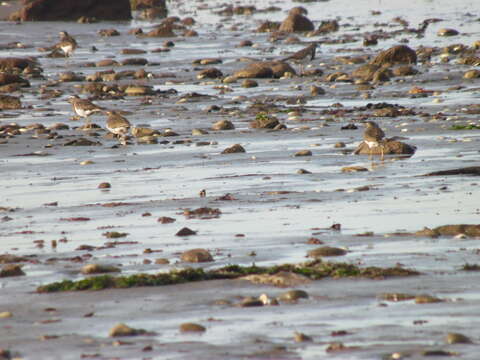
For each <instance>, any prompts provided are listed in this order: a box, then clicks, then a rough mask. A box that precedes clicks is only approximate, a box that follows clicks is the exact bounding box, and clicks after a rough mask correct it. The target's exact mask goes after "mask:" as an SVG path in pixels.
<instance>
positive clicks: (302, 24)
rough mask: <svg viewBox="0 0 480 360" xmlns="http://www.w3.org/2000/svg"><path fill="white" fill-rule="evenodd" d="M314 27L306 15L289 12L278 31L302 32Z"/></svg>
mask: <svg viewBox="0 0 480 360" xmlns="http://www.w3.org/2000/svg"><path fill="white" fill-rule="evenodd" d="M313 29H315V27H314V26H313V23H312V22H311V21H310V19H308V18H307V17H306V16H303V15H301V14H296V13H293V14H290V15H288V17H287V18H286V19H285V20H283V21H282V23H281V24H280V28H279V31H284V32H304V31H312V30H313Z"/></svg>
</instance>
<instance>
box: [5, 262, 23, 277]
mask: <svg viewBox="0 0 480 360" xmlns="http://www.w3.org/2000/svg"><path fill="white" fill-rule="evenodd" d="M23 275H25V273H24V272H23V270H22V267H21V266H20V265H18V264H7V265H5V266H4V267H3V268H2V269H1V270H0V278H2V277H10V276H23Z"/></svg>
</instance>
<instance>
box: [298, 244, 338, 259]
mask: <svg viewBox="0 0 480 360" xmlns="http://www.w3.org/2000/svg"><path fill="white" fill-rule="evenodd" d="M346 253H347V252H346V251H345V250H343V249H340V248H336V247H331V246H322V247H319V248H316V249H313V250H310V251H309V252H308V253H307V255H308V256H309V257H312V258H319V257H324V256H342V255H345V254H346Z"/></svg>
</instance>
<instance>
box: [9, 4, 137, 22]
mask: <svg viewBox="0 0 480 360" xmlns="http://www.w3.org/2000/svg"><path fill="white" fill-rule="evenodd" d="M23 3H24V4H25V5H24V6H23V7H22V8H21V9H20V10H19V11H17V12H15V13H13V14H11V15H10V17H9V20H11V21H76V20H77V19H78V18H79V17H81V16H85V17H89V18H93V17H94V18H96V19H99V20H130V19H131V18H132V14H131V9H130V1H129V0H103V1H97V0H82V1H78V0H62V1H57V0H34V1H29V0H23Z"/></svg>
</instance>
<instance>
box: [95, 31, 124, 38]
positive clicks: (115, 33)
mask: <svg viewBox="0 0 480 360" xmlns="http://www.w3.org/2000/svg"><path fill="white" fill-rule="evenodd" d="M98 35H100V36H104V37H110V36H120V33H119V32H118V31H117V30H116V29H101V30H98Z"/></svg>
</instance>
